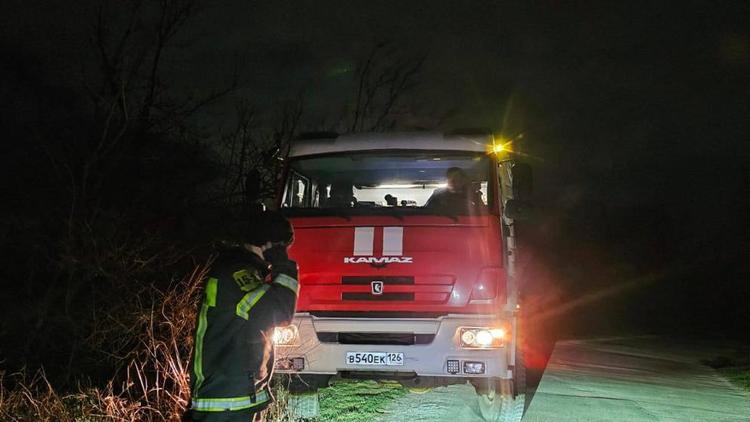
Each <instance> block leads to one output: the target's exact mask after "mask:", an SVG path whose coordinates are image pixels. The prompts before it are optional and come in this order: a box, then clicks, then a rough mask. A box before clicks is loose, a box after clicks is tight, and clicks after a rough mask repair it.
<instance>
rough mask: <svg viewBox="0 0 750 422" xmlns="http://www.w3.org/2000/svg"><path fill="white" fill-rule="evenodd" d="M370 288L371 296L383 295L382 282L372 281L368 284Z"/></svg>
mask: <svg viewBox="0 0 750 422" xmlns="http://www.w3.org/2000/svg"><path fill="white" fill-rule="evenodd" d="M370 287H372V294H374V295H382V294H383V282H382V281H373V282H372V283H370Z"/></svg>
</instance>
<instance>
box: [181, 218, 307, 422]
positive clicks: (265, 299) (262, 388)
mask: <svg viewBox="0 0 750 422" xmlns="http://www.w3.org/2000/svg"><path fill="white" fill-rule="evenodd" d="M253 220H254V221H253V223H252V228H251V230H248V231H249V233H247V236H245V237H246V240H245V241H244V244H243V245H242V246H238V247H235V248H232V249H229V250H226V251H223V252H221V253H220V254H219V256H218V258H217V259H216V261H215V262H214V264H213V265H212V269H211V271H210V272H209V274H208V277H207V282H206V286H205V298H204V300H203V305H202V306H201V308H200V312H199V315H198V323H197V329H196V334H195V346H194V350H193V362H192V364H191V368H190V369H191V379H190V381H191V392H192V400H191V406H190V412H189V414H188V417H187V418H186V419H187V420H193V421H245V422H247V421H251V420H252V421H262V420H264V416H263V415H264V413H265V412H264V410H265V409H266V408H267V407H268V405H269V404H271V402H272V401H273V397H272V396H271V392H270V390H269V381H270V379H271V375H272V372H273V365H274V350H273V342H272V336H273V332H274V327H277V326H284V325H288V324H289V323H290V322H291V320H292V317H293V316H294V309H295V306H296V302H297V292H298V288H299V287H298V282H297V264H296V263H295V262H294V261H292V260H290V259H289V257H288V256H287V247H288V246H289V245H290V244H291V243H292V240H293V232H292V228H291V225H290V224H289V222H288V221H287V220H286V219H285V218H284V217H282V216H281V215H280V214H278V213H272V212H264V213H261V214H259V215H257V216H256V217H255V218H254V219H253Z"/></svg>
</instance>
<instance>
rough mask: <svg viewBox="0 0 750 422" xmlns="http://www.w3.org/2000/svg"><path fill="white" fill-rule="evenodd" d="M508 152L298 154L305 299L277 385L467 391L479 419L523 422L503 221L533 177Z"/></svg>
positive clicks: (441, 139)
mask: <svg viewBox="0 0 750 422" xmlns="http://www.w3.org/2000/svg"><path fill="white" fill-rule="evenodd" d="M504 149H505V145H503V144H500V143H498V142H496V141H495V140H494V138H493V136H492V135H490V134H488V135H461V134H452V135H444V134H441V133H429V132H417V133H390V134H388V133H370V134H356V135H345V136H336V135H335V134H322V135H318V136H307V137H303V139H300V140H297V141H295V142H293V143H292V145H291V146H290V150H289V154H288V159H287V165H286V171H285V179H284V185H283V189H282V192H281V194H280V201H279V204H278V205H279V208H280V209H281V210H282V211H283V212H284V214H285V215H286V216H287V217H288V218H289V219H290V221H291V223H292V225H293V226H294V230H295V241H294V244H293V246H292V248H291V249H290V254H291V257H292V259H294V260H296V261H297V263H298V264H299V268H300V274H299V277H300V283H301V289H300V293H299V300H298V305H297V314H296V317H295V319H294V322H293V325H291V326H289V327H283V328H278V329H277V331H276V333H275V335H274V337H275V338H274V340H275V342H276V345H277V355H278V356H279V359H278V360H277V373H288V374H294V375H295V378H296V379H299V380H301V383H302V384H303V385H306V386H307V387H308V388H313V389H314V388H316V387H318V386H321V385H324V384H326V383H327V382H328V379H329V378H330V377H332V376H340V377H366V378H387V379H397V380H399V381H400V382H402V383H403V384H404V385H406V386H410V387H415V386H422V387H431V386H439V385H447V384H455V383H466V382H467V381H468V382H470V383H471V384H472V385H473V386H474V387H475V388H476V391H477V393H478V395H479V402H480V408H482V409H481V411H482V412H483V413H485V412H495V413H496V412H497V411H498V410H499V411H500V412H501V413H502V414H503V415H504V416H503V419H502V420H508V419H516V416H517V419H520V416H521V414H522V412H523V404H524V390H525V383H524V380H525V369H524V365H523V359H522V356H521V353H520V350H521V349H520V347H519V343H520V342H519V338H520V335H519V323H518V313H519V310H520V304H519V294H518V292H519V287H518V282H517V280H516V279H515V277H514V271H513V270H514V267H513V266H514V253H515V239H514V232H513V228H514V220H513V218H511V217H513V215H511V213H508V212H506V213H504V208H509V209H510V208H518V206H517V204H518V203H519V201H518V199H520V198H516V197H517V196H519V191H518V189H517V188H516V187H514V178H515V179H517V180H516V184H518V185H522V184H527V183H528V182H526V181H525V180H526V179H528V177H529V176H528V174H527V173H528V171H526V170H525V169H526V168H527V167H523V165H521V164H517V163H515V162H514V161H513V160H511V159H510V158H509V156H508V155H507V154H505V153H504V151H503V150H504ZM519 169H524V171H519ZM521 173H523V175H521ZM514 174H515V177H514ZM451 175H453V176H455V177H456V178H458V179H460V180H458V181H456V180H449V179H450V178H451V177H453V176H451ZM522 180H523V182H522ZM451 184H453V185H455V184H458V185H459V186H458V187H457V186H451ZM514 194H515V195H514ZM514 204H515V205H514ZM514 415H515V416H514Z"/></svg>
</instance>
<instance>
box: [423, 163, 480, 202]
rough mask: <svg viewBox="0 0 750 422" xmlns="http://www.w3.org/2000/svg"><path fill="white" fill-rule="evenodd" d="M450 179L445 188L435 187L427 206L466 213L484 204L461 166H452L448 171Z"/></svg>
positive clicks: (447, 175)
mask: <svg viewBox="0 0 750 422" xmlns="http://www.w3.org/2000/svg"><path fill="white" fill-rule="evenodd" d="M445 175H446V178H447V179H448V182H447V185H446V187H444V188H438V189H435V191H434V192H432V195H430V199H428V200H427V202H426V203H425V205H424V206H425V208H430V209H435V210H439V211H442V212H449V213H465V212H467V211H470V210H475V209H476V208H477V207H478V206H480V205H482V200H481V198H480V197H479V195H477V193H476V192H474V190H473V189H472V184H471V179H470V178H469V175H468V174H466V172H465V171H464V170H463V169H461V168H459V167H451V168H449V169H448V170H447V171H446V173H445Z"/></svg>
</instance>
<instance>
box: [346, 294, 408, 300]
mask: <svg viewBox="0 0 750 422" xmlns="http://www.w3.org/2000/svg"><path fill="white" fill-rule="evenodd" d="M341 299H343V300H369V301H374V302H384V301H390V300H414V293H382V294H379V295H374V294H372V293H356V292H354V293H353V292H344V293H341Z"/></svg>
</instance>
